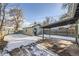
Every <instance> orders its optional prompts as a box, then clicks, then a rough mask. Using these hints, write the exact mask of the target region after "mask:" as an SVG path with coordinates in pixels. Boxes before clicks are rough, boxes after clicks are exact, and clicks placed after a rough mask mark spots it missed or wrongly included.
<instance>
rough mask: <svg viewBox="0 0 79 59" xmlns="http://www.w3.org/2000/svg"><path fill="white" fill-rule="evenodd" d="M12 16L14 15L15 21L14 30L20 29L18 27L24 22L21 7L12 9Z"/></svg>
mask: <svg viewBox="0 0 79 59" xmlns="http://www.w3.org/2000/svg"><path fill="white" fill-rule="evenodd" d="M9 13H10V16H11V17H13V19H12V20H13V21H14V32H17V31H18V28H19V27H20V24H21V22H22V16H23V14H22V10H21V9H19V8H13V9H11V10H10V12H9Z"/></svg>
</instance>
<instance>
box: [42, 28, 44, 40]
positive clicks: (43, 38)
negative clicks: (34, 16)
mask: <svg viewBox="0 0 79 59" xmlns="http://www.w3.org/2000/svg"><path fill="white" fill-rule="evenodd" d="M42 35H43V39H44V28H43V32H42Z"/></svg>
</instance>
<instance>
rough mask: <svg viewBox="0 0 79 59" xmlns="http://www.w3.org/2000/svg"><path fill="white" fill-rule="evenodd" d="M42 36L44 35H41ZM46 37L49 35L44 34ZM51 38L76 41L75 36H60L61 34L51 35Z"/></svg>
mask: <svg viewBox="0 0 79 59" xmlns="http://www.w3.org/2000/svg"><path fill="white" fill-rule="evenodd" d="M39 36H42V35H39ZM44 37H46V38H49V35H46V34H45V35H44ZM50 38H51V39H52V38H56V39H64V40H71V41H74V42H75V37H67V36H60V35H50Z"/></svg>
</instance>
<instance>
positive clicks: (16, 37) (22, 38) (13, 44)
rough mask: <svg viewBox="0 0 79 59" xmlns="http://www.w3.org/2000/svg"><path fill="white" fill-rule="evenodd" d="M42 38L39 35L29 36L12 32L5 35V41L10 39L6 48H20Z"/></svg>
mask: <svg viewBox="0 0 79 59" xmlns="http://www.w3.org/2000/svg"><path fill="white" fill-rule="evenodd" d="M40 39H42V38H41V37H37V36H27V35H23V34H12V35H8V36H6V37H5V39H4V40H5V41H8V44H7V47H6V48H5V49H6V50H8V51H11V50H12V49H14V48H18V47H20V46H22V45H24V46H25V45H28V44H31V43H33V42H36V41H38V40H40Z"/></svg>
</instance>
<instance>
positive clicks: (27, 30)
mask: <svg viewBox="0 0 79 59" xmlns="http://www.w3.org/2000/svg"><path fill="white" fill-rule="evenodd" d="M40 27H41V25H40V24H36V25H32V26H29V27H26V28H23V33H24V34H27V35H34V32H33V31H34V28H36V29H37V35H39V34H42V29H41V28H40Z"/></svg>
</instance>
